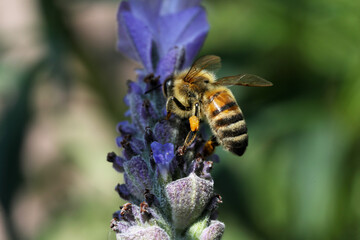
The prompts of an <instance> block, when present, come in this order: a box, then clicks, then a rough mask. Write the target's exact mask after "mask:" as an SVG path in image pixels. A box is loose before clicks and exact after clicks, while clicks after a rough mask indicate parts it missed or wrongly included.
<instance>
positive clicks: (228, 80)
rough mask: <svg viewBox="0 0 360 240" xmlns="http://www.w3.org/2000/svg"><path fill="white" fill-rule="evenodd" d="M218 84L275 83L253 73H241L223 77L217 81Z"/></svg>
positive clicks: (264, 84)
mask: <svg viewBox="0 0 360 240" xmlns="http://www.w3.org/2000/svg"><path fill="white" fill-rule="evenodd" d="M215 84H216V85H225V86H228V85H241V86H250V87H270V86H272V85H273V84H272V83H271V82H269V81H268V80H265V79H263V78H261V77H259V76H256V75H252V74H240V75H236V76H230V77H223V78H220V79H218V80H217V81H216V82H215Z"/></svg>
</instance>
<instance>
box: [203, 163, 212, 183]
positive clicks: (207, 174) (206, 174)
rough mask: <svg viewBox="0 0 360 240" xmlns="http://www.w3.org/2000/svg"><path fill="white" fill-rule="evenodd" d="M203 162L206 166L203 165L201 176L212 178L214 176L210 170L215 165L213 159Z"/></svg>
mask: <svg viewBox="0 0 360 240" xmlns="http://www.w3.org/2000/svg"><path fill="white" fill-rule="evenodd" d="M203 164H204V166H203V169H202V173H201V177H203V178H205V179H208V180H211V179H212V177H211V174H210V171H211V169H212V167H213V162H212V161H205V162H204V163H203Z"/></svg>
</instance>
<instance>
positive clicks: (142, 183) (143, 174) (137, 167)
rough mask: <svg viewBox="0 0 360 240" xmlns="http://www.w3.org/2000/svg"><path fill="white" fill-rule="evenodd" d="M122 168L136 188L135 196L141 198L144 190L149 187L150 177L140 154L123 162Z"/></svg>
mask: <svg viewBox="0 0 360 240" xmlns="http://www.w3.org/2000/svg"><path fill="white" fill-rule="evenodd" d="M124 169H125V171H126V173H127V176H128V178H129V179H130V180H131V182H132V184H133V187H135V189H136V195H135V196H136V197H137V198H138V199H142V198H143V192H144V190H145V189H150V188H151V179H150V176H149V170H148V167H147V165H146V163H145V161H144V160H143V159H142V158H141V157H140V156H136V157H133V158H131V160H130V161H127V162H125V163H124ZM128 189H129V188H128ZM129 190H130V189H129ZM130 191H133V190H130Z"/></svg>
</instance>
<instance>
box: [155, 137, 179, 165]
mask: <svg viewBox="0 0 360 240" xmlns="http://www.w3.org/2000/svg"><path fill="white" fill-rule="evenodd" d="M151 150H152V152H153V156H154V160H155V163H156V164H158V165H168V164H170V162H171V160H172V159H173V158H174V157H175V154H174V145H173V144H172V143H165V144H161V143H158V142H153V143H151Z"/></svg>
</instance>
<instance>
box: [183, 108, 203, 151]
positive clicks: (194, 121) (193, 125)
mask: <svg viewBox="0 0 360 240" xmlns="http://www.w3.org/2000/svg"><path fill="white" fill-rule="evenodd" d="M193 114H194V115H193V116H191V117H190V118H189V122H190V129H191V131H190V132H189V133H188V135H187V136H186V139H185V142H184V146H183V150H185V149H186V148H187V147H188V146H190V145H191V144H192V143H193V142H194V140H195V138H196V134H197V132H198V131H199V126H200V104H199V103H195V104H194V108H193Z"/></svg>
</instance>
